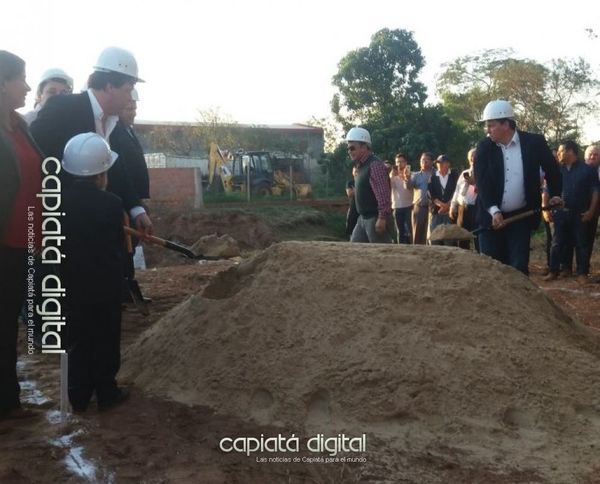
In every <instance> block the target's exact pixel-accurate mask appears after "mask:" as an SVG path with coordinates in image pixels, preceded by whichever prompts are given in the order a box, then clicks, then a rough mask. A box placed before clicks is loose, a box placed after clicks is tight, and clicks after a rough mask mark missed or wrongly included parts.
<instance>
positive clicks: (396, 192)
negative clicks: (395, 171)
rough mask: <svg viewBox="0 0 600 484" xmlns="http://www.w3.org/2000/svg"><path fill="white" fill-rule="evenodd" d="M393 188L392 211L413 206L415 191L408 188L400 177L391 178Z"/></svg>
mask: <svg viewBox="0 0 600 484" xmlns="http://www.w3.org/2000/svg"><path fill="white" fill-rule="evenodd" d="M390 184H391V188H392V209H395V208H406V207H410V206H412V201H413V190H412V188H406V182H405V181H404V179H403V178H402V177H400V176H397V175H396V176H392V177H390Z"/></svg>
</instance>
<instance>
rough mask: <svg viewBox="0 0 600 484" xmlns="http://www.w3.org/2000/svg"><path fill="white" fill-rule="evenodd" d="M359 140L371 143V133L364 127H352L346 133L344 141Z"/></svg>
mask: <svg viewBox="0 0 600 484" xmlns="http://www.w3.org/2000/svg"><path fill="white" fill-rule="evenodd" d="M349 141H359V142H361V143H367V144H369V145H370V144H371V135H370V134H369V132H368V131H367V130H366V129H365V128H358V127H354V128H352V129H351V130H350V131H348V134H347V135H346V142H349Z"/></svg>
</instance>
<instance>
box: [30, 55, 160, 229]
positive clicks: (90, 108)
mask: <svg viewBox="0 0 600 484" xmlns="http://www.w3.org/2000/svg"><path fill="white" fill-rule="evenodd" d="M136 82H143V81H142V80H141V79H139V78H138V69H137V63H136V60H135V58H134V57H133V55H132V54H131V53H130V52H128V51H126V50H124V49H121V48H118V47H108V48H106V49H104V51H102V53H101V54H100V57H99V58H98V61H97V62H96V65H95V66H94V72H93V73H92V74H91V75H90V77H89V80H88V90H87V91H85V92H82V93H80V94H72V95H68V96H54V97H53V98H51V99H50V100H49V101H48V102H47V103H46V105H45V106H44V107H43V108H42V110H41V111H40V112H39V114H38V117H37V119H36V120H35V121H34V122H33V123H32V124H31V133H32V135H33V137H34V139H35V140H36V142H37V144H38V145H39V146H40V148H41V149H42V151H43V152H44V154H45V155H46V156H54V157H56V158H58V159H61V158H62V154H63V150H64V148H65V145H66V143H67V141H68V140H69V139H71V138H72V137H73V136H75V135H76V134H80V133H87V132H95V133H97V134H99V135H100V136H102V137H103V138H104V139H105V140H107V141H108V140H109V139H110V135H111V133H112V131H113V129H114V128H115V126H116V124H117V121H118V119H119V113H120V112H121V111H122V110H123V109H124V108H125V107H126V106H127V104H128V103H129V102H131V90H132V89H133V87H134V85H135V83H136ZM108 178H109V180H110V181H111V184H113V185H115V184H116V185H117V186H119V187H121V188H120V189H119V191H118V192H116V191H115V192H114V193H115V194H116V195H118V196H119V197H120V198H121V199H122V200H123V206H124V207H125V209H126V210H128V211H129V214H130V217H131V219H132V220H135V225H136V226H137V228H138V229H140V230H142V231H144V232H145V233H146V234H151V233H152V222H151V221H150V218H149V217H148V215H147V214H146V211H145V209H144V208H143V206H142V204H141V202H140V200H139V197H138V196H137V194H136V191H135V189H134V187H133V183H132V182H131V180H130V179H129V176H128V174H127V169H126V167H125V166H124V164H123V163H122V162H120V161H117V162H116V163H115V164H114V165H113V166H112V168H111V169H110V171H109V172H108ZM66 182H67V184H68V180H66Z"/></svg>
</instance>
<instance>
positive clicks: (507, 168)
mask: <svg viewBox="0 0 600 484" xmlns="http://www.w3.org/2000/svg"><path fill="white" fill-rule="evenodd" d="M497 145H498V146H499V147H500V149H502V155H503V156H504V193H503V194H502V204H501V205H500V208H498V207H497V206H496V205H494V206H492V207H490V208H489V210H488V212H489V213H490V215H491V216H492V217H493V216H494V214H495V213H497V212H500V211H501V210H502V212H513V211H514V210H519V209H520V208H523V207H524V206H525V205H526V204H527V200H526V199H525V177H524V175H523V156H522V155H521V142H520V140H519V133H518V132H517V131H515V134H514V136H513V137H512V139H511V140H510V142H509V143H508V144H507V145H503V144H502V143H497Z"/></svg>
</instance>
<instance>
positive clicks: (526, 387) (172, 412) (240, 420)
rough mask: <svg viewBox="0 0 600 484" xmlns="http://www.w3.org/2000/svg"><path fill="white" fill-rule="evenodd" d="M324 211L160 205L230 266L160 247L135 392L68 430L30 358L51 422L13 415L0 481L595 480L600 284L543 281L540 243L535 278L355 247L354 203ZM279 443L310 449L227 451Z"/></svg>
mask: <svg viewBox="0 0 600 484" xmlns="http://www.w3.org/2000/svg"><path fill="white" fill-rule="evenodd" d="M298 203H300V202H298ZM315 205H317V206H312V207H311V206H308V205H294V206H284V207H270V208H265V207H260V208H259V209H256V210H254V211H253V210H252V208H251V206H250V205H249V206H248V207H246V208H230V209H210V208H208V209H204V210H188V211H186V212H185V213H182V212H181V211H174V210H170V209H167V208H156V209H155V211H154V212H153V215H154V220H155V225H156V233H157V234H161V235H163V236H165V237H167V238H168V239H171V240H175V241H178V242H179V243H181V244H183V245H186V246H188V247H195V248H196V250H198V248H202V247H203V249H202V250H203V251H204V252H205V254H210V253H211V252H210V250H211V249H210V247H213V248H216V249H215V252H214V255H217V256H218V257H215V258H216V259H218V260H211V261H207V260H200V261H198V260H192V259H190V258H186V257H183V256H181V254H177V253H176V252H173V251H168V250H165V249H164V248H161V247H155V246H146V247H145V251H146V263H147V269H146V270H138V273H137V279H138V280H139V283H140V285H141V287H142V289H143V291H144V294H145V295H147V296H149V297H150V298H151V299H152V302H151V303H150V304H149V308H148V309H149V310H148V311H147V314H143V312H141V311H140V310H138V309H136V307H135V306H128V307H127V309H126V311H125V312H124V317H123V334H122V343H121V344H122V352H123V358H122V367H121V372H120V373H119V382H120V383H121V384H125V385H129V386H130V388H131V389H132V394H131V398H130V401H129V402H127V404H126V405H122V406H120V407H118V408H115V409H114V410H112V411H111V412H108V413H98V412H94V411H88V412H87V413H86V414H84V415H81V416H79V415H71V416H69V418H68V420H67V421H66V422H61V420H60V414H59V411H58V408H59V400H60V395H59V383H58V382H59V362H58V359H57V358H51V357H48V355H39V354H37V355H33V356H28V355H27V354H22V353H23V352H22V351H21V352H20V353H21V354H20V356H19V363H18V365H19V371H20V375H21V377H22V381H21V387H22V401H23V402H24V403H27V404H29V405H31V406H33V407H36V408H38V409H39V417H37V418H35V419H28V420H26V421H23V422H22V423H20V424H19V425H11V426H8V425H6V424H1V426H0V433H1V435H2V438H1V439H0V447H1V451H0V482H3V483H4V482H6V483H11V484H12V483H21V482H22V483H25V482H27V483H30V482H102V483H105V482H106V483H109V482H115V483H117V482H148V483H175V482H177V483H184V482H185V483H187V482H190V483H191V482H203V483H220V482H228V483H235V482H239V483H269V482H273V483H275V482H286V483H326V482H327V483H329V482H331V483H333V482H335V483H348V482H390V483H392V482H414V483H422V482H428V483H448V482H481V483H484V482H485V483H516V482H522V483H534V482H535V483H566V482H579V483H590V484H591V483H595V482H598V475H599V473H600V458H599V457H598V447H599V446H600V438H599V435H600V399H599V397H598V393H597V390H596V388H597V387H598V385H600V370H599V368H600V366H599V365H598V360H599V358H600V346H599V342H600V340H599V335H598V329H600V323H599V321H598V318H597V314H598V310H599V309H600V291H599V290H598V288H597V285H593V284H590V285H588V286H586V287H580V286H578V285H577V284H576V283H575V282H574V281H573V280H572V279H573V278H572V279H569V278H565V279H561V280H560V281H558V282H557V283H555V284H553V285H551V286H550V285H547V284H546V285H545V284H544V283H543V282H541V269H542V267H543V265H544V264H543V262H542V259H543V250H542V248H541V243H540V242H539V240H537V239H534V246H533V252H532V266H531V269H532V275H531V278H527V277H525V276H523V275H522V274H521V273H519V272H517V271H515V270H514V269H512V268H510V267H507V266H504V265H501V264H499V263H497V262H496V261H493V260H492V259H490V258H488V257H485V256H481V255H479V254H476V253H475V252H473V251H466V250H462V249H458V248H455V247H434V246H406V245H377V244H348V243H347V242H344V241H341V237H339V236H338V235H336V231H335V230H334V228H333V227H334V226H335V224H333V223H332V220H335V219H336V217H339V215H340V213H341V212H343V211H345V206H343V205H342V206H340V205H338V206H335V204H331V205H330V206H325V205H320V206H319V205H318V204H315ZM205 236H209V237H205ZM226 236H227V237H226ZM203 237H204V238H203ZM211 240H212V245H210V244H211V242H210V241H211ZM215 240H217V243H216V244H215V243H214V241H215ZM536 240H537V242H536ZM224 241H225V242H226V243H225V242H224ZM202 244H204V245H202ZM206 244H208V245H206ZM592 262H593V265H594V267H595V268H598V267H599V265H600V260H599V259H598V256H597V254H596V255H595V256H594V259H593V261H592ZM596 274H597V272H596ZM24 346H25V347H26V343H25V342H24V341H20V343H19V347H20V348H23V347H24ZM277 436H283V437H285V438H288V439H289V438H292V437H293V438H296V439H298V445H297V448H294V449H293V451H290V450H286V448H285V447H284V448H283V450H282V449H279V450H280V451H275V452H273V451H267V450H264V449H263V451H262V452H261V451H256V450H252V451H251V450H250V449H249V448H247V447H245V448H242V447H239V449H240V450H239V451H228V452H226V451H224V450H223V449H224V448H226V447H225V446H224V444H223V442H224V440H223V439H230V440H228V441H227V442H232V441H234V440H235V439H239V438H251V439H256V442H257V441H259V440H260V439H261V437H262V438H263V440H264V439H268V438H276V437H277ZM318 436H322V437H319V438H324V439H328V438H331V437H338V436H347V437H348V438H361V439H363V438H364V445H362V446H354V447H353V449H354V450H348V449H346V450H347V451H346V452H341V451H340V452H332V451H331V447H329V450H326V449H324V448H322V447H321V448H314V447H311V446H310V445H307V444H308V443H309V440H310V439H314V438H315V437H318ZM314 442H316V441H314ZM237 448H238V447H236V449H237ZM311 449H312V450H311ZM339 449H341V447H339V448H338V449H337V450H339ZM229 450H231V449H229ZM281 450H282V451H281ZM336 459H337V460H336Z"/></svg>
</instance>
